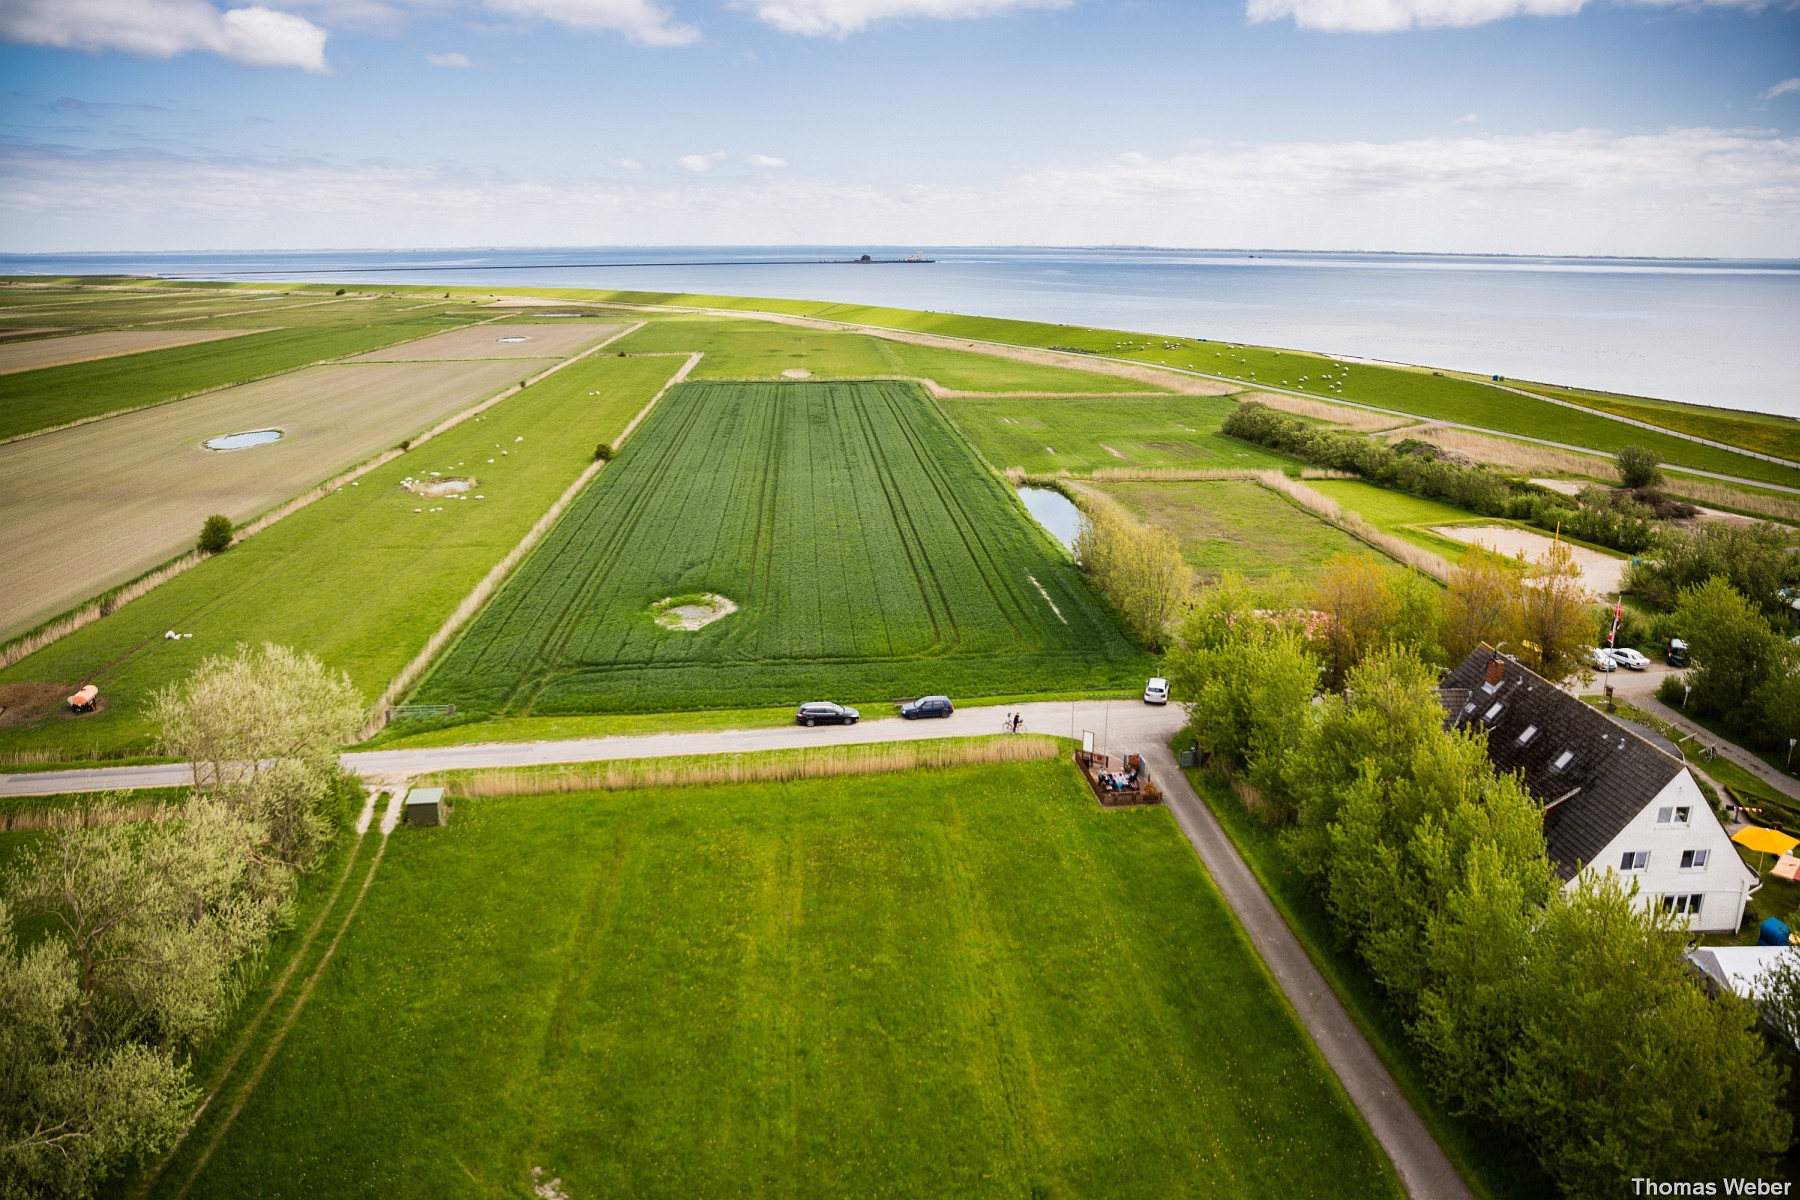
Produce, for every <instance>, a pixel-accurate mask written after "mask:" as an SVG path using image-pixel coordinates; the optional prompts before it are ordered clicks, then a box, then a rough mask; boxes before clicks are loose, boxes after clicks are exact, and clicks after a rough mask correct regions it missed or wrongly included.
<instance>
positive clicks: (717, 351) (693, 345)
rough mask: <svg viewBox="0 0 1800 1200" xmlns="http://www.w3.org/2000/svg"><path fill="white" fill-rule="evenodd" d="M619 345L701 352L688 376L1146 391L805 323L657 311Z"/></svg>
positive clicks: (1081, 374) (1103, 378)
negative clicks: (804, 376)
mask: <svg viewBox="0 0 1800 1200" xmlns="http://www.w3.org/2000/svg"><path fill="white" fill-rule="evenodd" d="M619 347H620V348H621V349H625V350H630V351H632V352H634V353H639V352H644V351H653V350H654V351H664V352H668V351H679V352H681V353H691V352H693V351H695V350H699V351H702V352H704V353H705V355H706V358H705V360H704V361H703V362H702V363H701V364H700V366H699V368H698V369H697V370H696V371H695V373H694V376H693V377H694V378H695V379H777V378H780V377H781V373H782V372H783V371H788V370H802V371H810V372H811V373H812V374H813V375H814V376H815V377H817V378H820V379H868V378H878V377H881V376H890V375H898V376H905V377H908V378H923V379H930V380H933V381H934V382H936V383H937V384H938V385H940V386H941V387H945V388H948V389H949V390H951V391H970V392H1044V393H1047V394H1057V393H1068V392H1147V393H1155V392H1156V391H1157V390H1158V389H1156V388H1154V387H1152V386H1151V385H1150V384H1147V383H1140V382H1138V381H1137V380H1132V379H1120V378H1118V377H1116V376H1112V375H1096V374H1093V373H1091V372H1086V371H1071V370H1064V369H1062V368H1059V367H1047V366H1040V365H1038V364H1036V363H1026V362H1017V361H1014V360H1012V359H1006V358H996V357H995V356H993V355H991V354H977V353H973V352H964V351H957V350H938V349H934V348H932V347H929V346H913V345H909V344H907V343H905V342H894V341H889V340H887V339H885V338H878V337H871V336H868V335H866V334H856V333H843V332H839V331H835V330H830V329H806V328H801V327H799V326H794V325H779V324H774V323H772V322H767V321H756V320H746V319H737V320H733V319H720V318H717V317H659V318H656V319H654V320H653V321H652V322H651V323H650V324H649V325H648V326H646V327H645V328H644V329H642V330H641V331H639V332H638V333H635V334H633V335H632V336H631V337H630V338H627V339H626V340H624V341H622V342H620V343H619Z"/></svg>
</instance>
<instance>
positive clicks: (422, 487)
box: [403, 475, 476, 496]
mask: <svg viewBox="0 0 1800 1200" xmlns="http://www.w3.org/2000/svg"><path fill="white" fill-rule="evenodd" d="M475 484H476V481H475V480H474V479H470V478H467V477H465V476H461V475H449V476H443V475H430V476H427V477H426V478H424V479H408V480H406V481H404V484H403V486H404V487H405V488H406V490H407V491H409V492H412V493H414V494H415V495H419V496H461V495H463V494H465V493H467V492H472V491H474V490H475Z"/></svg>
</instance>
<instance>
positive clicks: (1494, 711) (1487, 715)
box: [1481, 704, 1506, 721]
mask: <svg viewBox="0 0 1800 1200" xmlns="http://www.w3.org/2000/svg"><path fill="white" fill-rule="evenodd" d="M1505 707H1506V705H1504V704H1496V705H1494V706H1493V707H1492V708H1490V709H1488V710H1487V711H1486V712H1484V713H1482V714H1481V719H1482V720H1484V721H1492V720H1493V719H1494V718H1495V717H1497V716H1499V715H1500V710H1501V709H1503V708H1505Z"/></svg>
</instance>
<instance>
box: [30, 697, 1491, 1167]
mask: <svg viewBox="0 0 1800 1200" xmlns="http://www.w3.org/2000/svg"><path fill="white" fill-rule="evenodd" d="M1012 712H1018V713H1022V714H1023V715H1024V718H1025V721H1024V727H1023V732H1026V733H1048V734H1054V735H1058V736H1063V737H1071V738H1079V737H1081V736H1082V734H1083V733H1084V732H1091V733H1092V734H1093V735H1094V745H1095V748H1096V749H1098V750H1102V751H1106V752H1108V753H1111V754H1114V755H1124V754H1128V753H1134V752H1135V753H1137V754H1141V755H1143V757H1144V761H1145V764H1146V765H1147V766H1148V768H1149V771H1150V775H1151V777H1152V778H1153V779H1155V780H1156V782H1157V784H1158V785H1159V786H1160V787H1161V788H1162V790H1163V795H1164V797H1165V802H1166V804H1167V805H1168V808H1169V811H1170V814H1171V815H1172V816H1173V817H1174V818H1175V823H1176V825H1177V826H1178V827H1179V828H1180V829H1181V831H1182V833H1183V834H1184V835H1185V836H1186V837H1187V839H1188V842H1189V843H1190V844H1191V845H1192V846H1193V848H1194V852H1195V853H1196V854H1197V855H1198V856H1199V858H1200V861H1201V863H1202V865H1204V866H1205V868H1206V870H1207V873H1208V874H1209V875H1211V876H1212V878H1213V881H1214V883H1215V884H1217V886H1218V888H1219V891H1220V893H1221V894H1223V895H1224V897H1225V901H1226V903H1227V904H1229V905H1230V906H1231V909H1232V911H1233V912H1234V913H1236V914H1237V918H1238V920H1239V922H1240V923H1242V925H1243V927H1244V930H1245V932H1246V933H1247V934H1248V935H1249V937H1250V942H1251V944H1252V945H1253V946H1254V947H1255V948H1256V952H1257V953H1258V954H1259V955H1261V956H1262V959H1263V962H1264V963H1266V964H1267V965H1268V968H1269V973H1270V974H1271V975H1273V976H1274V978H1275V981H1276V982H1277V983H1278V984H1279V985H1280V987H1281V990H1282V992H1283V994H1284V995H1286V996H1287V999H1288V1002H1289V1003H1290V1004H1292V1005H1293V1007H1294V1011H1295V1013H1296V1014H1297V1015H1298V1016H1299V1018H1300V1022H1301V1024H1302V1025H1304V1026H1305V1028H1306V1030H1307V1032H1308V1033H1309V1034H1310V1035H1311V1037H1312V1039H1313V1041H1314V1043H1316V1044H1317V1045H1318V1047H1319V1051H1320V1053H1321V1054H1323V1055H1324V1057H1325V1061H1326V1062H1327V1063H1328V1064H1329V1065H1330V1067H1331V1069H1332V1070H1333V1071H1334V1072H1336V1073H1337V1076H1338V1078H1339V1079H1340V1080H1342V1081H1343V1085H1344V1090H1345V1092H1346V1093H1348V1095H1349V1097H1350V1100H1351V1102H1352V1103H1353V1104H1355V1105H1356V1108H1357V1110H1358V1111H1359V1112H1360V1113H1362V1116H1363V1119H1364V1120H1365V1121H1367V1122H1368V1124H1369V1128H1370V1130H1371V1131H1372V1132H1373V1133H1374V1134H1375V1138H1376V1140H1377V1141H1378V1142H1380V1143H1381V1146H1382V1148H1383V1149H1384V1150H1386V1151H1387V1154H1388V1156H1389V1158H1391V1159H1392V1160H1393V1163H1394V1167H1395V1169H1396V1170H1397V1171H1398V1173H1399V1175H1400V1179H1401V1182H1402V1183H1403V1184H1404V1185H1405V1187H1406V1190H1407V1192H1408V1194H1409V1195H1411V1196H1414V1197H1418V1198H1420V1200H1469V1198H1470V1197H1471V1195H1472V1194H1471V1193H1470V1191H1469V1189H1468V1187H1467V1186H1466V1185H1465V1184H1464V1183H1463V1181H1462V1178H1461V1177H1460V1176H1459V1175H1458V1174H1457V1173H1456V1168H1455V1167H1453V1166H1452V1165H1451V1164H1450V1160H1449V1159H1448V1158H1447V1157H1446V1156H1445V1154H1444V1152H1443V1150H1442V1148H1441V1147H1439V1146H1438V1144H1437V1142H1436V1140H1435V1139H1434V1138H1433V1137H1432V1135H1431V1132H1430V1131H1429V1130H1428V1129H1426V1128H1425V1124H1424V1122H1422V1121H1421V1120H1420V1119H1419V1116H1418V1114H1417V1113H1416V1112H1414V1111H1413V1108H1412V1105H1411V1104H1410V1103H1409V1102H1408V1101H1407V1099H1406V1097H1405V1096H1404V1095H1403V1094H1402V1093H1401V1091H1400V1089H1399V1087H1398V1086H1397V1085H1396V1084H1395V1083H1394V1080H1393V1077H1392V1076H1391V1075H1389V1074H1388V1072H1387V1068H1386V1067H1384V1066H1383V1065H1382V1063H1381V1060H1380V1058H1379V1057H1378V1056H1377V1055H1376V1053H1375V1051H1374V1048H1373V1047H1371V1046H1370V1045H1369V1043H1368V1040H1367V1039H1366V1038H1364V1037H1363V1035H1362V1032H1361V1031H1360V1030H1358V1029H1357V1027H1356V1024H1355V1022H1354V1021H1352V1020H1351V1019H1350V1014H1349V1013H1348V1012H1346V1011H1345V1009H1344V1006H1343V1004H1342V1003H1341V1002H1339V1000H1338V998H1337V996H1336V994H1335V993H1333V992H1332V990H1331V987H1330V985H1329V984H1327V983H1326V982H1325V978H1324V976H1322V975H1320V974H1319V972H1318V969H1317V968H1316V967H1314V966H1313V964H1312V960H1311V959H1309V958H1308V957H1307V955H1306V950H1305V949H1304V948H1303V947H1302V946H1301V945H1300V941H1299V939H1298V938H1296V937H1295V936H1294V933H1293V930H1291V929H1289V928H1288V925H1287V922H1286V921H1284V920H1283V919H1282V917H1281V914H1280V913H1279V912H1278V911H1277V910H1276V908H1275V905H1274V904H1273V903H1272V902H1271V901H1270V900H1269V897H1268V895H1267V894H1266V893H1264V891H1263V890H1262V885H1261V884H1259V883H1258V882H1257V879H1256V876H1255V875H1254V874H1253V873H1252V872H1251V871H1250V868H1249V867H1248V866H1247V865H1246V864H1245V862H1244V860H1243V858H1242V857H1240V856H1239V854H1238V852H1237V849H1236V848H1235V847H1234V846H1233V845H1232V844H1231V840H1230V839H1229V838H1228V837H1227V836H1226V835H1225V831H1224V830H1223V829H1222V828H1221V827H1220V825H1219V823H1218V821H1217V819H1216V818H1214V816H1213V815H1212V812H1211V811H1210V810H1209V809H1208V808H1207V807H1206V805H1205V803H1204V802H1202V801H1201V799H1200V797H1199V796H1198V795H1197V794H1196V793H1195V792H1194V789H1193V787H1192V786H1191V785H1190V784H1189V783H1188V781H1187V777H1186V776H1185V775H1183V774H1182V773H1181V770H1180V768H1179V767H1178V766H1177V765H1176V762H1175V757H1174V755H1173V754H1171V753H1170V752H1169V740H1170V739H1171V738H1173V737H1174V736H1175V735H1176V734H1177V733H1179V732H1180V730H1181V727H1182V725H1183V724H1184V723H1185V719H1184V716H1183V714H1182V712H1181V710H1180V709H1179V708H1177V707H1176V706H1174V705H1169V706H1167V707H1150V706H1148V705H1145V704H1141V703H1138V702H1135V701H1116V700H1115V701H1077V702H1073V703H1058V702H1046V703H1036V704H1023V705H1014V706H1010V707H979V708H965V709H961V710H959V711H958V712H956V713H955V714H954V715H953V716H951V717H949V718H947V719H943V720H930V721H904V720H901V719H899V718H898V717H883V718H879V719H870V720H866V721H863V722H861V723H859V724H856V725H848V726H841V725H840V726H822V727H820V728H816V729H803V728H800V727H797V726H781V727H777V728H770V729H744V730H716V731H711V732H704V733H661V734H652V735H648V736H643V737H605V738H584V739H577V740H570V741H559V742H496V743H485V744H475V745H468V746H442V747H433V748H429V749H418V750H370V751H360V752H357V753H353V754H346V755H344V756H343V762H344V765H345V766H347V767H349V768H350V769H351V770H353V771H355V772H357V774H359V775H361V776H363V777H364V778H367V779H371V780H379V781H380V782H381V783H382V785H383V786H384V787H390V788H391V787H394V786H396V785H397V782H398V781H400V780H402V779H404V778H406V777H409V776H413V775H421V774H426V773H430V772H437V771H454V770H471V769H481V768H495V767H518V766H534V765H541V764H550V763H581V762H602V761H607V760H613V759H627V758H633V759H635V758H666V757H671V756H674V755H689V754H730V753H737V752H743V751H756V750H781V749H792V748H795V747H802V746H820V745H825V746H842V745H852V744H870V743H880V742H898V741H917V740H922V739H926V738H937V737H980V736H983V735H986V734H993V733H999V732H1000V730H1001V722H1002V720H1003V719H1004V718H1005V717H1006V716H1007V715H1008V714H1009V713H1012ZM191 782H192V775H191V773H190V771H189V768H188V767H187V766H186V765H184V764H180V763H169V764H164V765H161V766H143V767H97V768H93V769H91V770H80V771H41V772H32V773H27V774H17V775H5V776H0V796H31V795H47V794H52V793H57V792H81V791H110V790H114V789H124V788H143V787H180V786H183V785H186V784H188V783H191ZM384 831H385V827H384Z"/></svg>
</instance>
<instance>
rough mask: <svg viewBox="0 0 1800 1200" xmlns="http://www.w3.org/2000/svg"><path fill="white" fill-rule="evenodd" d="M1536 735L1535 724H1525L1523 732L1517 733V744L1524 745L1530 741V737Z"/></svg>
mask: <svg viewBox="0 0 1800 1200" xmlns="http://www.w3.org/2000/svg"><path fill="white" fill-rule="evenodd" d="M1536 736H1537V726H1536V725H1527V726H1526V727H1525V732H1524V733H1521V734H1520V735H1519V745H1521V746H1523V745H1525V744H1526V743H1528V742H1530V741H1531V739H1532V738H1534V737H1536Z"/></svg>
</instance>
